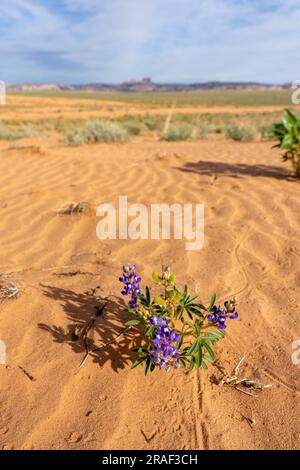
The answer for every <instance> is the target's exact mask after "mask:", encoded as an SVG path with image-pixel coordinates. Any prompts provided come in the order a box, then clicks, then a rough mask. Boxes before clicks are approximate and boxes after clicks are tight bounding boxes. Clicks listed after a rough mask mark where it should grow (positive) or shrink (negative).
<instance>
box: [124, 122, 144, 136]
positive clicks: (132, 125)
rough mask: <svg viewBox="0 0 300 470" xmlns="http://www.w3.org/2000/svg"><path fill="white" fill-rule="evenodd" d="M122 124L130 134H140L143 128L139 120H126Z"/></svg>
mask: <svg viewBox="0 0 300 470" xmlns="http://www.w3.org/2000/svg"><path fill="white" fill-rule="evenodd" d="M123 125H124V128H125V129H126V130H127V132H128V134H130V135H140V134H141V132H142V130H143V125H142V124H141V123H140V122H139V121H128V122H125V123H124V124H123Z"/></svg>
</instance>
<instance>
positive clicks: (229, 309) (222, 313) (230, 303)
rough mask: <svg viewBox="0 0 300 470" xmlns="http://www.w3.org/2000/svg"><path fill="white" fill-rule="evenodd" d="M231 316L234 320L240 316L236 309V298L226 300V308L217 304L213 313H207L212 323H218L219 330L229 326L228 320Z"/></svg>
mask: <svg viewBox="0 0 300 470" xmlns="http://www.w3.org/2000/svg"><path fill="white" fill-rule="evenodd" d="M228 318H230V319H231V320H234V319H235V318H238V313H237V312H236V311H235V300H234V299H233V300H226V302H224V308H221V307H220V306H219V307H217V306H216V305H214V306H213V308H212V313H210V314H208V315H207V320H208V321H209V322H212V323H216V326H217V328H219V330H225V328H227V325H226V321H227V319H228Z"/></svg>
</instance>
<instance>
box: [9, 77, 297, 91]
mask: <svg viewBox="0 0 300 470" xmlns="http://www.w3.org/2000/svg"><path fill="white" fill-rule="evenodd" d="M290 87H291V84H290V83H287V84H282V85H280V84H279V85H274V84H273V85H271V84H268V83H259V82H219V81H209V82H200V83H190V84H183V83H155V82H153V81H152V80H151V78H143V79H142V80H129V81H126V82H123V83H120V84H108V83H87V84H82V85H71V84H70V85H63V84H59V83H19V84H7V89H9V90H14V91H68V90H69V91H77V90H78V91H103V92H128V93H144V92H161V91H170V92H172V91H173V92H174V91H176V92H180V91H202V90H216V89H223V90H245V89H286V88H290Z"/></svg>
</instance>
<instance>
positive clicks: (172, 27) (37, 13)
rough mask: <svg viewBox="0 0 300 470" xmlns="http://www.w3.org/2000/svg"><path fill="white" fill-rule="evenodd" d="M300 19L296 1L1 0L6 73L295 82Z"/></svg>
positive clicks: (81, 78)
mask: <svg viewBox="0 0 300 470" xmlns="http://www.w3.org/2000/svg"><path fill="white" fill-rule="evenodd" d="M55 6H56V7H55ZM299 22H300V3H299V1H297V0H261V1H259V0H253V1H251V2H250V1H248V0H247V1H246V0H189V1H186V0H151V1H148V0H61V1H58V0H56V1H50V0H49V1H43V2H42V1H39V0H26V1H25V0H10V1H8V0H1V3H0V34H1V44H0V52H1V55H2V59H4V61H3V60H2V63H5V64H6V68H5V69H4V71H1V73H2V75H4V76H3V77H1V78H3V79H4V80H6V81H48V80H51V81H64V82H92V81H93V82H97V81H98V82H119V81H122V80H126V79H129V78H139V77H141V76H151V77H152V78H153V79H154V80H156V81H176V80H178V81H201V80H257V81H268V82H284V81H292V80H294V79H296V78H299V77H298V75H300V70H299V66H298V61H297V57H298V51H297V48H298V42H299V39H300V31H299V26H298V25H299ZM43 52H44V56H43ZM47 61H48V62H47Z"/></svg>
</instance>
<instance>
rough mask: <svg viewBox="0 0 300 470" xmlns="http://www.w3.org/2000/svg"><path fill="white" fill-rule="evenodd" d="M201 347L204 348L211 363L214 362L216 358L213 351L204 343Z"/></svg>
mask: <svg viewBox="0 0 300 470" xmlns="http://www.w3.org/2000/svg"><path fill="white" fill-rule="evenodd" d="M203 346H204V347H205V349H206V351H207V352H208V354H209V355H210V357H211V359H212V361H214V360H215V357H216V356H215V353H214V352H213V350H212V349H211V347H210V346H209V345H208V344H207V343H206V342H203Z"/></svg>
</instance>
